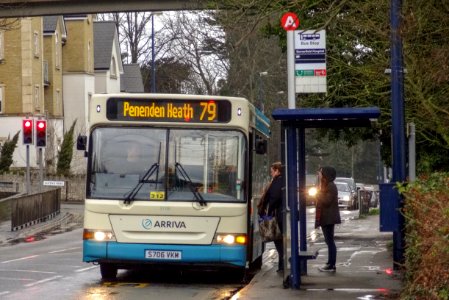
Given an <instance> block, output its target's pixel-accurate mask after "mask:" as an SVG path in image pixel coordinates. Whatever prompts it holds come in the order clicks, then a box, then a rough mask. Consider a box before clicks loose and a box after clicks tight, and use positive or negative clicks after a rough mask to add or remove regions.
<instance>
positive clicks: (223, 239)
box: [214, 233, 247, 245]
mask: <svg viewBox="0 0 449 300" xmlns="http://www.w3.org/2000/svg"><path fill="white" fill-rule="evenodd" d="M214 240H215V244H226V245H235V244H238V245H246V240H247V239H246V235H244V234H226V233H221V234H216V236H215V239H214Z"/></svg>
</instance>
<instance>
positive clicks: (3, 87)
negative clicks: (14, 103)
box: [0, 84, 5, 114]
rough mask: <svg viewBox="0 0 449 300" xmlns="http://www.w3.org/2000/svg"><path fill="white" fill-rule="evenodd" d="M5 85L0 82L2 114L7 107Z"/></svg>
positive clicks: (0, 108) (0, 112) (0, 110)
mask: <svg viewBox="0 0 449 300" xmlns="http://www.w3.org/2000/svg"><path fill="white" fill-rule="evenodd" d="M3 99H5V85H4V84H0V114H2V113H3V112H4V109H5V108H4V107H5V101H4V100H3Z"/></svg>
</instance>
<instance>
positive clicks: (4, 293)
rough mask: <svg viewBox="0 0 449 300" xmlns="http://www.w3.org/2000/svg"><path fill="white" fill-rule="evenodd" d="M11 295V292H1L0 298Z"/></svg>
mask: <svg viewBox="0 0 449 300" xmlns="http://www.w3.org/2000/svg"><path fill="white" fill-rule="evenodd" d="M9 293H10V292H9V291H4V292H0V296H3V295H8V294H9Z"/></svg>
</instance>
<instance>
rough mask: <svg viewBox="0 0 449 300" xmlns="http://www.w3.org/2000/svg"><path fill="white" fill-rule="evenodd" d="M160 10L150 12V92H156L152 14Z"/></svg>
mask: <svg viewBox="0 0 449 300" xmlns="http://www.w3.org/2000/svg"><path fill="white" fill-rule="evenodd" d="M161 14H162V13H161V12H153V13H151V92H152V93H156V65H155V56H156V55H155V53H154V16H155V15H161Z"/></svg>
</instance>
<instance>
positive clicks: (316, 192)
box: [308, 187, 318, 197]
mask: <svg viewBox="0 0 449 300" xmlns="http://www.w3.org/2000/svg"><path fill="white" fill-rule="evenodd" d="M308 194H309V196H312V197H315V196H316V194H318V189H317V188H316V187H311V188H310V189H309V191H308Z"/></svg>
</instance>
